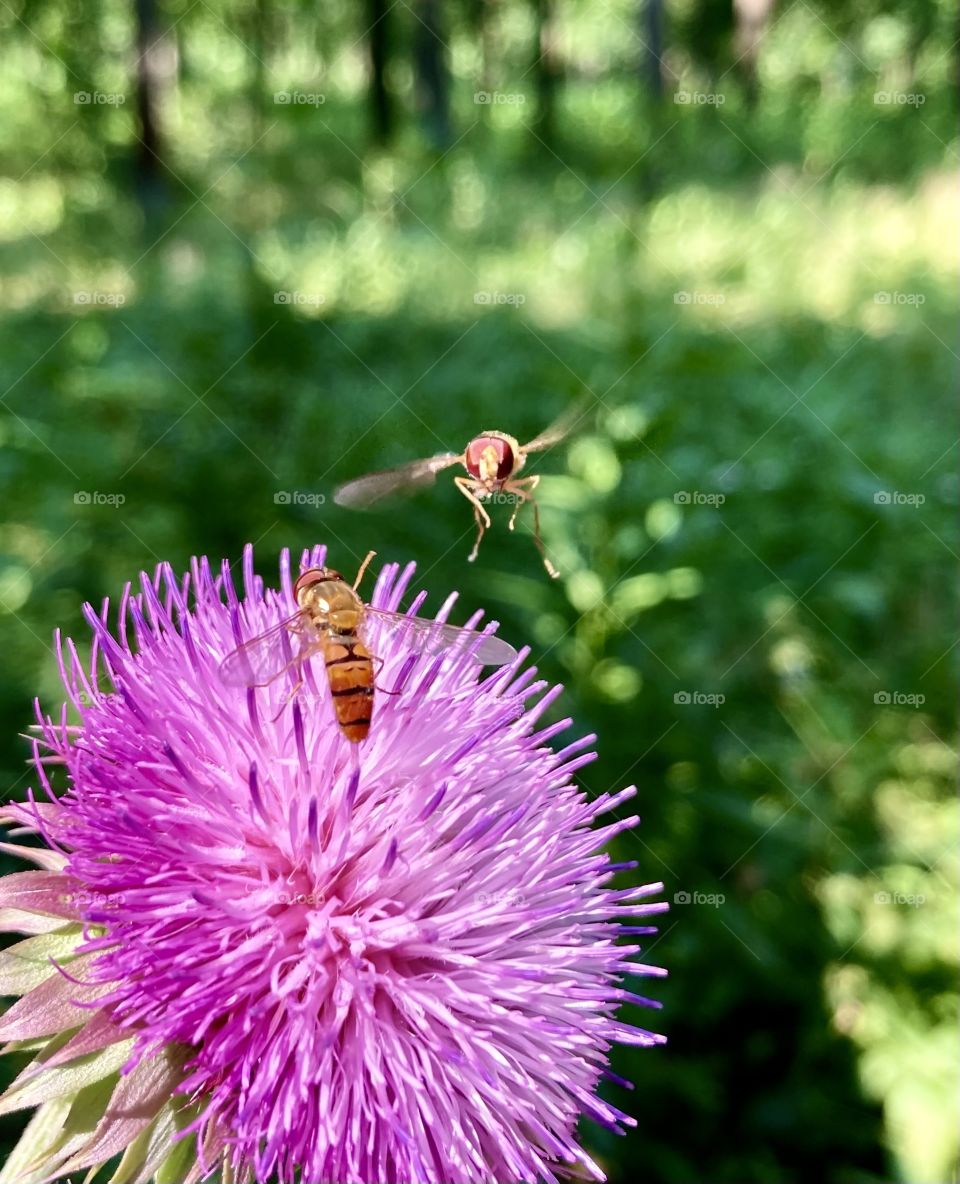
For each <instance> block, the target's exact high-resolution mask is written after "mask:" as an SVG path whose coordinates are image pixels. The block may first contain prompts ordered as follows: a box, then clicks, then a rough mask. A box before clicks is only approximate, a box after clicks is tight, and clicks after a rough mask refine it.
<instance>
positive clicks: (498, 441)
mask: <svg viewBox="0 0 960 1184" xmlns="http://www.w3.org/2000/svg"><path fill="white" fill-rule="evenodd" d="M516 463H517V462H516V457H515V456H514V453H513V449H512V448H511V447H510V444H509V442H508V441H507V440H505V439H504V437H503V436H477V437H476V439H474V440H471V441H470V443H469V444H468V445H467V451H466V453H465V455H464V464H465V465H466V467H467V472H469V473H470V475H471V476H473V477H476V478H477V479H478V480H480V481H484V482H488V483H492V482H495V481H505V480H506V479H507V478H508V477H509V476H510V474H511V473H512V472H513V469H514V466H515V465H516Z"/></svg>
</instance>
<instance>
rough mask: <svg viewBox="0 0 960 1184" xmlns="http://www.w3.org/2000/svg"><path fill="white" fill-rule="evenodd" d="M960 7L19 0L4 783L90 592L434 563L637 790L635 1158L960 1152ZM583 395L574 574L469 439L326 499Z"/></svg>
mask: <svg viewBox="0 0 960 1184" xmlns="http://www.w3.org/2000/svg"><path fill="white" fill-rule="evenodd" d="M955 21H956V18H955V14H954V12H953V10H952V7H951V6H948V5H947V4H946V3H943V2H940V0H915V2H913V3H902V4H892V3H886V2H884V0H865V2H862V3H856V4H855V3H852V2H851V0H838V2H836V3H829V4H828V3H826V2H825V0H797V2H794V3H790V2H789V0H787V2H784V3H782V4H776V5H774V4H771V3H769V0H739V2H738V3H734V4H731V3H719V2H717V3H714V2H708V0H667V2H666V3H661V2H660V0H604V2H602V3H588V2H587V0H448V2H447V3H440V2H439V0H393V2H391V0H366V2H365V3H363V4H350V3H347V2H346V0H330V2H328V3H326V4H324V5H313V4H305V3H301V2H300V0H137V3H135V4H132V3H129V2H128V0H102V2H101V3H99V4H98V5H96V6H92V5H83V4H81V3H79V0H3V2H2V4H0V32H2V37H3V42H4V46H5V66H4V70H3V72H2V75H0V163H2V179H0V266H2V275H0V305H2V308H3V312H4V317H3V322H2V330H0V392H2V394H0V400H2V401H0V446H2V453H0V491H2V524H0V652H2V654H3V670H4V677H3V679H2V680H0V714H2V725H3V726H2V728H0V764H2V766H3V768H2V777H3V783H4V784H5V785H6V786H8V787H9V792H10V793H12V794H22V793H23V792H24V790H25V788H26V786H27V784H29V783H30V781H31V777H30V774H29V772H28V771H25V769H24V757H25V753H26V745H25V744H24V742H23V741H22V740H20V739H19V738H18V735H17V734H18V733H19V732H21V731H23V730H24V729H25V728H26V726H27V724H28V723H29V722H30V718H31V706H30V703H31V699H32V697H33V696H34V695H35V694H39V695H40V696H41V698H42V699H43V701H44V702H45V703H46V704H47V705H50V706H52V705H55V704H56V703H58V702H59V699H58V689H57V676H56V670H55V666H54V662H53V660H52V656H51V652H50V648H49V641H50V635H51V632H52V630H53V629H54V627H57V626H59V627H61V628H63V629H65V630H66V631H68V632H70V633H73V634H74V635H77V636H80V637H84V636H85V629H84V626H83V624H82V621H81V616H80V605H81V603H82V601H84V600H86V599H90V600H93V601H99V599H100V598H101V597H102V596H105V595H110V596H116V595H117V593H118V592H119V590H120V588H121V587H122V585H123V583H124V581H125V580H127V579H128V578H130V577H131V576H133V575H134V574H135V573H136V572H137V571H139V570H140V569H141V568H144V567H147V568H149V567H151V566H152V565H153V564H154V563H156V562H157V561H158V560H159V559H164V560H169V561H170V562H171V563H173V564H174V566H175V567H181V566H183V565H184V564H185V563H186V562H187V560H188V558H189V556H190V555H192V554H195V553H206V554H208V555H210V556H211V557H214V558H219V557H220V556H223V555H227V556H229V557H231V558H233V559H236V558H237V557H238V556H239V554H240V550H241V547H242V545H243V543H244V542H245V541H247V540H249V541H254V542H255V543H256V545H257V555H258V563H259V565H260V569H261V571H263V572H264V574H267V575H272V573H274V572H275V563H276V554H277V552H278V550H279V549H280V548H281V547H283V546H290V547H291V548H295V549H298V548H300V547H302V546H305V545H309V544H312V543H314V542H326V543H328V544H329V546H330V549H331V560H332V562H335V563H336V564H337V566H339V567H341V568H342V569H343V570H344V571H345V572H352V571H353V570H355V567H356V565H357V563H358V561H359V559H360V557H362V556H363V554H364V553H365V552H366V551H367V550H368V549H369V548H376V549H377V550H378V552H379V559H378V562H380V561H386V560H406V559H409V558H415V559H417V561H418V562H419V564H420V569H419V575H418V586H425V587H429V588H430V589H431V592H432V597H431V600H430V602H428V603H429V604H432V605H434V606H436V605H437V604H438V603H439V600H440V598H441V597H442V596H443V595H444V594H445V593H446V592H447V591H448V590H449V589H451V588H459V589H461V590H462V602H461V608H460V610H459V611H460V614H461V615H460V616H459V617H456V618H455V619H457V620H462V619H464V618H465V617H466V615H467V613H468V612H469V611H471V610H472V609H473V608H474V607H475V606H478V605H482V606H485V607H486V608H487V609H488V610H489V611H490V613H491V614H492V615H494V616H495V617H496V618H497V619H499V620H500V621H501V622H502V631H503V633H504V635H505V636H507V637H508V638H509V639H510V640H512V641H514V642H515V643H517V644H520V643H523V642H529V643H530V644H531V645H532V647H533V655H534V658H535V659H536V661H537V663H538V665H539V666H540V667H541V669H542V671H543V673H544V674H545V675H546V676H547V677H549V678H550V679H552V680H561V681H563V682H564V683H566V684H567V687H568V693H567V696H566V699H565V701H564V702H563V703H562V705H561V707H562V712H563V713H564V714H565V713H567V712H569V713H570V714H572V715H573V716H574V717H575V719H576V721H577V726H578V728H579V729H581V730H584V731H585V730H595V731H596V732H597V733H598V734H599V748H600V752H601V757H600V760H599V761H598V762H597V763H596V764H595V765H593V766H592V767H590V768H589V769H588V770H586V773H585V778H584V781H585V784H586V785H587V786H588V788H589V789H590V790H591V791H594V792H600V791H603V790H606V789H609V788H612V787H617V786H620V785H622V784H626V783H629V782H631V781H636V782H637V784H638V786H639V787H640V795H639V810H640V813H641V814H642V816H643V825H642V827H641V829H640V830H639V831H638V832H637V834H636V835H634V836H628V837H625V838H623V839H622V840H621V842H620V850H619V852H618V854H619V855H620V856H621V857H622V858H637V859H638V860H639V861H640V865H641V871H640V872H639V873H638V874H640V875H642V876H643V877H644V878H645V879H661V878H662V879H663V880H665V882H666V884H667V895H668V896H669V897H670V899H671V900H674V901H675V904H674V907H673V909H672V912H671V913H670V914H669V916H668V917H667V918H666V920H665V924H664V926H663V928H662V935H661V937H660V938H659V939H658V940H656V941H655V942H654V943H653V946H652V953H651V956H650V960H652V961H654V962H660V963H661V964H664V965H666V966H668V967H669V969H670V972H671V977H670V979H669V980H668V982H667V983H666V984H665V985H664V986H663V990H662V995H663V998H664V1000H665V1003H666V1008H665V1011H664V1012H663V1013H662V1015H661V1016H659V1017H658V1019H659V1020H660V1021H661V1022H662V1030H664V1031H666V1032H667V1034H668V1035H669V1038H670V1043H669V1045H668V1046H667V1047H666V1048H665V1049H660V1050H656V1051H642V1052H638V1051H630V1050H627V1051H621V1052H620V1053H618V1054H617V1055H616V1057H615V1066H616V1068H618V1070H619V1071H620V1072H621V1073H623V1074H625V1075H626V1076H628V1077H631V1078H632V1079H634V1080H635V1082H636V1090H635V1092H634V1093H633V1094H632V1095H629V1096H628V1097H626V1100H624V1097H625V1095H623V1094H622V1092H619V1091H616V1090H613V1091H611V1097H614V1098H617V1102H618V1104H619V1105H622V1106H624V1107H625V1108H626V1109H628V1110H630V1111H631V1112H633V1113H634V1114H635V1115H636V1117H637V1119H638V1128H637V1130H636V1131H635V1132H632V1133H630V1134H629V1135H628V1136H627V1137H626V1138H623V1139H619V1140H618V1139H616V1138H613V1137H610V1136H608V1135H606V1134H605V1133H604V1132H602V1131H599V1130H597V1129H596V1128H594V1127H590V1126H588V1127H587V1128H586V1129H585V1137H586V1139H587V1140H588V1143H589V1145H590V1147H591V1148H592V1149H593V1152H594V1154H595V1155H597V1156H598V1157H599V1158H600V1160H601V1162H602V1163H603V1164H604V1165H605V1167H606V1168H607V1170H608V1172H609V1174H610V1177H611V1179H612V1180H613V1181H615V1182H620V1181H626V1180H628V1179H631V1180H632V1179H638V1178H642V1179H644V1180H648V1181H650V1182H651V1184H701V1182H710V1184H724V1182H727V1184H752V1182H763V1184H793V1182H797V1184H801V1182H802V1184H808V1182H810V1181H824V1182H827V1184H852V1182H867V1181H873V1182H875V1181H894V1180H896V1181H911V1182H916V1184H943V1182H946V1181H948V1180H952V1179H956V1176H955V1175H954V1173H955V1164H956V1155H957V1088H958V1087H957V1082H956V1051H957V1045H956V1019H957V978H956V969H957V941H956V922H957V909H956V902H957V863H956V859H955V852H956V842H957V832H958V818H957V809H956V803H955V801H954V799H953V794H952V784H953V776H954V769H955V755H954V753H955V749H954V744H953V741H954V739H955V721H954V711H953V703H954V696H953V693H952V688H953V670H954V668H955V663H954V661H953V659H954V658H955V656H956V651H955V650H952V646H953V645H954V644H955V641H954V615H953V612H952V611H951V610H950V608H949V607H948V605H949V602H950V601H951V600H952V588H951V585H950V584H949V582H948V571H949V568H950V564H951V560H952V559H956V558H957V554H956V550H957V547H958V542H957V537H956V531H955V528H954V522H953V514H954V512H955V511H954V507H955V503H956V501H957V480H956V477H955V474H954V465H955V462H956V450H955V447H954V446H955V443H956V425H955V423H952V422H951V418H950V413H949V410H948V400H949V394H948V392H949V391H950V389H951V386H952V382H953V380H954V379H955V375H956V367H955V362H956V360H957V357H956V354H955V353H954V352H953V348H952V342H953V340H954V339H953V335H952V327H953V324H954V318H955V315H956V299H955V292H956V277H957V260H956V256H955V238H956V212H957V209H956V205H957V203H956V196H957V191H956V163H957V157H956V144H957V140H956V115H955V110H954V98H955V93H956V86H957V76H958V66H957V51H956V47H955V44H954V42H955V37H956V33H957V28H956V24H955ZM577 398H585V399H586V406H587V408H588V414H587V416H586V418H585V420H584V422H583V424H582V427H581V430H580V431H579V433H578V434H577V435H576V436H575V437H574V438H573V440H572V441H571V442H570V443H569V444H568V445H566V446H563V447H561V448H558V449H555V450H553V451H552V452H550V453H549V454H548V455H546V456H544V457H542V458H541V459H540V460H539V461H538V462H536V463H535V464H534V465H533V470H534V471H540V472H542V473H543V474H544V476H543V481H542V485H541V491H542V504H543V520H544V532H545V538H546V541H547V544H548V546H549V548H550V551H551V553H552V555H553V557H554V559H555V560H556V562H557V563H558V565H559V566H560V567H561V569H562V573H563V577H562V579H561V580H560V581H558V582H556V583H551V582H550V581H548V580H547V579H546V577H545V576H544V573H543V570H542V568H541V567H540V564H539V560H538V558H537V555H536V552H535V550H534V548H533V546H532V544H531V542H530V538H529V523H528V522H522V529H520V530H518V531H517V532H516V533H515V534H513V535H511V534H509V533H508V532H507V531H506V529H505V526H506V518H507V516H508V511H507V510H505V509H504V508H503V507H499V511H500V512H499V513H497V512H496V511H497V509H498V507H494V518H495V522H494V528H493V531H492V533H489V534H488V535H487V538H486V540H485V541H484V545H483V549H482V551H481V556H480V559H481V561H480V562H479V563H477V564H475V565H468V564H467V563H466V562H465V559H466V555H467V553H468V550H469V547H470V544H471V542H472V531H473V526H472V521H471V516H470V512H469V508H468V507H467V505H466V503H465V502H464V500H463V499H462V498H461V497H460V495H459V494H458V493H457V492H456V490H455V489H454V488H453V487H452V484H451V483H450V482H449V481H448V480H447V479H446V477H447V475H446V474H445V475H444V477H442V478H441V480H440V482H439V484H438V488H437V489H436V490H434V491H432V492H430V493H425V494H420V495H418V496H417V497H416V498H413V499H411V500H409V501H407V502H401V503H394V504H392V505H390V506H388V507H387V508H386V509H384V510H383V511H381V512H372V513H369V514H366V515H364V514H358V513H355V512H351V511H348V510H343V509H340V508H338V507H336V506H334V505H333V503H332V491H333V488H334V486H335V484H336V483H337V482H338V481H343V480H346V479H348V478H350V477H352V476H357V475H359V474H361V473H363V472H364V471H366V470H368V469H371V468H380V467H384V466H386V465H391V464H397V463H401V462H403V461H406V460H409V459H412V458H414V457H417V456H421V455H430V454H432V453H434V452H437V451H442V450H447V449H451V450H460V449H461V448H462V447H463V446H464V444H465V443H466V441H467V440H468V439H469V438H470V436H471V435H472V434H474V433H475V432H476V431H477V430H478V429H482V428H500V429H503V430H506V431H509V432H511V433H513V434H515V435H516V436H518V437H520V438H522V439H523V438H530V437H532V436H534V435H535V434H536V433H537V432H538V431H540V430H541V429H542V428H543V427H544V426H546V424H547V423H549V422H550V421H551V420H552V419H553V418H554V416H555V415H557V414H558V413H559V412H560V411H562V409H563V408H564V407H565V406H566V405H568V404H569V403H570V402H571V401H573V400H575V399H577ZM121 499H123V500H122V501H121ZM368 586H369V585H368ZM7 866H9V864H8V865H7ZM645 1019H646V1017H644V1020H645ZM22 1121H23V1116H22V1115H19V1116H18V1115H13V1116H11V1117H8V1118H5V1119H4V1120H3V1122H2V1124H0V1140H2V1142H3V1146H9V1145H10V1144H11V1143H12V1141H13V1140H14V1139H15V1138H16V1135H17V1131H18V1129H19V1126H20V1124H21V1123H22Z"/></svg>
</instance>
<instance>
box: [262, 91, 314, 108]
mask: <svg viewBox="0 0 960 1184" xmlns="http://www.w3.org/2000/svg"><path fill="white" fill-rule="evenodd" d="M273 101H274V103H275V104H276V105H277V106H278V107H322V106H323V104H324V103H325V102H326V101H327V96H326V95H323V94H320V93H319V92H318V91H303V90H278V91H274V95H273Z"/></svg>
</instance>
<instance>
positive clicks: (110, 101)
mask: <svg viewBox="0 0 960 1184" xmlns="http://www.w3.org/2000/svg"><path fill="white" fill-rule="evenodd" d="M73 101H74V103H75V104H76V106H78V107H122V106H123V104H124V103H125V102H126V101H127V96H126V95H124V94H121V93H120V92H119V91H102V90H77V91H74V92H73Z"/></svg>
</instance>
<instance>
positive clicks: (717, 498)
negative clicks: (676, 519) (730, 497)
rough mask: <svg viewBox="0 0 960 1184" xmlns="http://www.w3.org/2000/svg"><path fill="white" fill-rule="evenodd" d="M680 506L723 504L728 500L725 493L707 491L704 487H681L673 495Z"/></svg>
mask: <svg viewBox="0 0 960 1184" xmlns="http://www.w3.org/2000/svg"><path fill="white" fill-rule="evenodd" d="M673 500H674V503H675V504H676V505H678V506H722V505H723V503H724V502H725V501H726V500H727V495H726V494H725V493H705V492H704V491H703V490H702V489H681V490H680V491H679V492H678V493H675V494H674V495H673Z"/></svg>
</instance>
